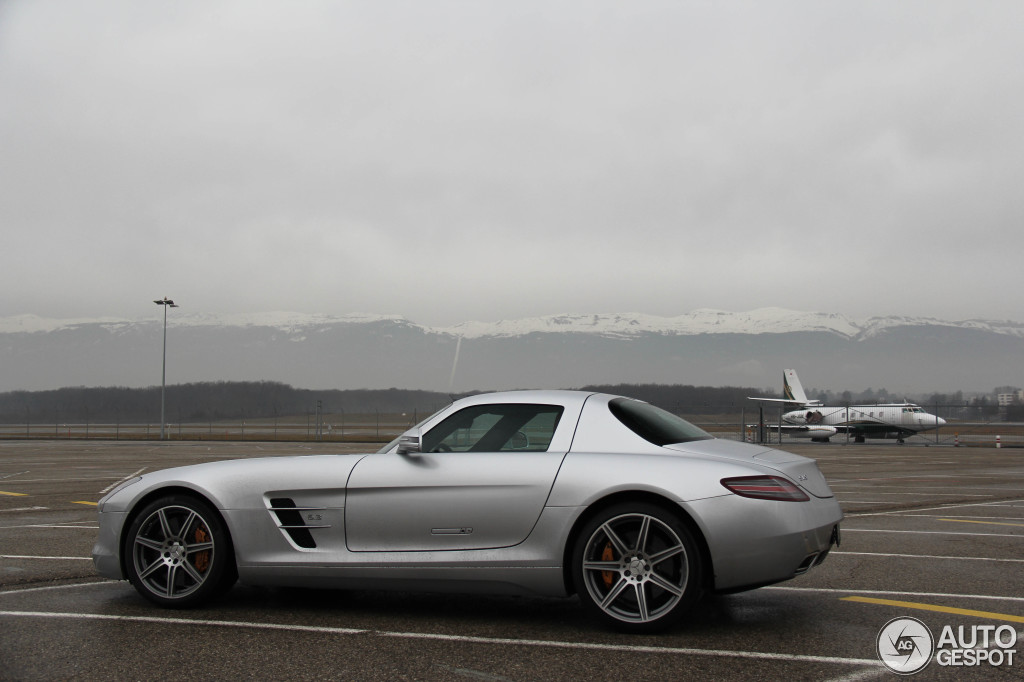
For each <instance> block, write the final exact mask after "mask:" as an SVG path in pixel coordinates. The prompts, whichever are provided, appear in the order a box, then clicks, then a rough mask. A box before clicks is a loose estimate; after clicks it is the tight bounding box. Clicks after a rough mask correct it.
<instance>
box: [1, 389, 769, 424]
mask: <svg viewBox="0 0 1024 682" xmlns="http://www.w3.org/2000/svg"><path fill="white" fill-rule="evenodd" d="M582 390H588V391H600V392H604V393H614V394H617V395H625V396H629V397H633V398H639V399H640V400H645V401H647V402H650V403H652V404H654V405H658V406H659V407H662V408H664V409H666V410H669V411H671V412H677V413H680V414H725V413H733V412H738V411H740V410H741V409H743V407H744V406H745V405H746V404H748V403H747V400H746V397H747V396H748V395H759V393H760V391H758V390H757V389H753V388H716V387H709V386H682V385H659V384H616V385H610V384H609V385H595V386H585V387H583V389H582ZM464 395H469V393H466V394H459V395H448V394H446V393H441V392H436V391H418V390H409V389H398V388H388V389H349V390H340V389H334V390H311V389H301V388H294V387H292V386H289V385H287V384H283V383H279V382H274V381H217V382H200V383H190V384H175V385H171V386H168V387H167V389H166V394H165V403H166V404H165V407H164V411H165V414H166V416H167V420H168V421H173V422H204V421H221V420H229V419H262V418H274V417H287V416H293V417H294V416H305V415H310V414H315V412H316V411H317V410H318V409H319V411H320V412H321V413H322V414H342V413H348V414H373V413H374V412H379V413H388V414H397V413H407V414H414V413H418V414H420V415H424V416H425V415H427V414H430V413H432V412H435V411H437V410H438V409H440V408H442V407H444V406H445V405H447V404H448V403H450V402H451V401H452V400H454V399H456V398H460V397H463V396H464ZM318 403H319V405H318ZM159 418H160V387H159V386H150V387H146V388H126V387H120V386H115V387H105V388H88V387H83V386H79V387H71V388H60V389H55V390H48V391H10V392H6V393H0V423H3V424H43V423H49V424H53V423H70V422H74V423H90V422H91V423H115V422H117V423H122V422H123V423H146V422H149V421H158V420H159Z"/></svg>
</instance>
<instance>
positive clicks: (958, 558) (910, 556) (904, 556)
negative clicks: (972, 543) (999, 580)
mask: <svg viewBox="0 0 1024 682" xmlns="http://www.w3.org/2000/svg"><path fill="white" fill-rule="evenodd" d="M843 532H844V533H845V532H846V531H845V530H844V531H843ZM829 556H830V557H832V556H880V557H890V558H897V559H950V560H955V561H1000V562H1006V563H1017V564H1024V559H991V558H989V557H985V556H936V555H933V554H884V553H882V552H836V551H832V552H831V553H829Z"/></svg>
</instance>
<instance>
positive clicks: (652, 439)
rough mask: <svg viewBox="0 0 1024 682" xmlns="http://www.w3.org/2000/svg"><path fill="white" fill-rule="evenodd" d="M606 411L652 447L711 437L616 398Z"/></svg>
mask: <svg viewBox="0 0 1024 682" xmlns="http://www.w3.org/2000/svg"><path fill="white" fill-rule="evenodd" d="M608 408H609V409H610V410H611V411H612V414H613V415H615V418H616V419H618V420H619V421H620V422H622V423H623V424H625V425H626V427H627V428H629V430H630V431H632V432H633V433H635V434H636V435H638V436H640V437H641V438H643V439H644V440H646V441H647V442H649V443H654V444H655V445H671V444H672V443H687V442H689V441H693V440H707V439H709V438H711V437H712V436H711V434H709V433H708V432H706V431H704V430H702V429H698V428H697V427H696V426H694V425H693V424H691V423H690V422H688V421H686V420H685V419H683V418H682V417H677V416H676V415H674V414H672V413H671V412H667V411H665V410H663V409H661V408H660V407H655V406H654V405H650V404H648V403H642V402H640V401H638V400H629V399H628V398H615V399H613V400H611V401H609V403H608Z"/></svg>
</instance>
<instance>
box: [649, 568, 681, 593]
mask: <svg viewBox="0 0 1024 682" xmlns="http://www.w3.org/2000/svg"><path fill="white" fill-rule="evenodd" d="M650 582H652V583H654V584H655V585H657V586H658V587H660V588H661V589H663V590H665V591H666V592H670V593H671V594H674V595H675V596H677V597H678V596H679V595H681V594H682V593H683V588H682V587H680V586H679V585H675V584H673V583H670V582H669V581H668V580H666V579H665V578H664V577H662V576H660V575H658V574H657V573H651V577H650Z"/></svg>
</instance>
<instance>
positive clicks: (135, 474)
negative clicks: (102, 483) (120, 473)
mask: <svg viewBox="0 0 1024 682" xmlns="http://www.w3.org/2000/svg"><path fill="white" fill-rule="evenodd" d="M148 468H149V467H142V468H141V469H139V470H138V471H136V472H135V473H134V474H128V475H127V476H125V477H124V478H120V479H118V480H116V481H114V482H113V483H111V484H110V485H108V486H107V487H106V488H104V489H103V490H101V491H100V495H106V494H107V493H109V492H110V491H111V490H113V489H114V488H116V487H117V486H119V485H121V484H122V483H124V482H125V481H127V480H128V479H130V478H135V477H136V476H138V475H139V474H141V473H142V472H143V471H145V470H146V469H148Z"/></svg>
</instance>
